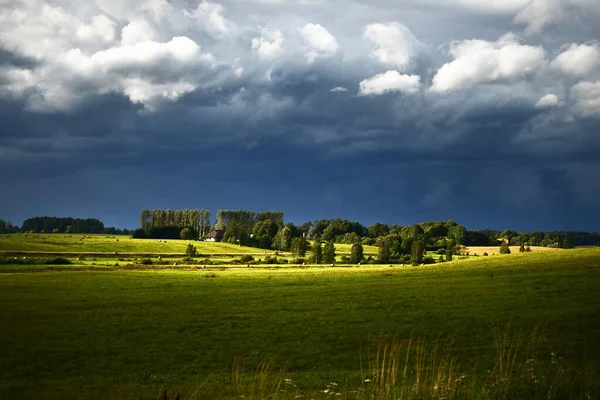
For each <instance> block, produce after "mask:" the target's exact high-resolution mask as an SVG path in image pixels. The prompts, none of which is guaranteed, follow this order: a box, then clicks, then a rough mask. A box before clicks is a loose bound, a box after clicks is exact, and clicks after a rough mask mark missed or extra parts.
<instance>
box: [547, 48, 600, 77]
mask: <svg viewBox="0 0 600 400" xmlns="http://www.w3.org/2000/svg"><path fill="white" fill-rule="evenodd" d="M550 67H552V68H553V69H556V70H559V71H561V72H564V73H566V74H569V75H572V76H576V77H587V76H589V75H591V74H592V73H594V72H595V73H598V74H600V46H598V45H597V44H593V45H587V44H580V45H578V44H575V43H573V44H571V46H569V48H568V49H567V50H565V51H563V52H562V53H560V54H559V55H558V56H557V57H556V58H555V59H554V60H553V61H552V62H551V63H550Z"/></svg>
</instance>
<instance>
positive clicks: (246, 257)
mask: <svg viewBox="0 0 600 400" xmlns="http://www.w3.org/2000/svg"><path fill="white" fill-rule="evenodd" d="M240 261H241V262H243V263H248V262H250V261H254V257H252V256H251V255H250V254H246V255H243V256H241V257H240Z"/></svg>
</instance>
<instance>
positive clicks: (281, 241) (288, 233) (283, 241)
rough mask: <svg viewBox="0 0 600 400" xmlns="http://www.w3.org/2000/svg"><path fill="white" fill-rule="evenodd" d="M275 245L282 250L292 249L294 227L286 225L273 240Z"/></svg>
mask: <svg viewBox="0 0 600 400" xmlns="http://www.w3.org/2000/svg"><path fill="white" fill-rule="evenodd" d="M273 247H274V248H275V249H277V250H281V251H290V248H291V247H292V229H291V228H290V227H289V226H287V225H286V226H284V227H283V229H281V230H280V231H279V232H277V235H275V239H274V240H273Z"/></svg>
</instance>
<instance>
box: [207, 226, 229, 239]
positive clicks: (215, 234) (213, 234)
mask: <svg viewBox="0 0 600 400" xmlns="http://www.w3.org/2000/svg"><path fill="white" fill-rule="evenodd" d="M224 235H225V231H224V230H222V229H213V230H212V231H210V233H209V234H208V235H206V241H207V242H220V241H221V240H223V236H224Z"/></svg>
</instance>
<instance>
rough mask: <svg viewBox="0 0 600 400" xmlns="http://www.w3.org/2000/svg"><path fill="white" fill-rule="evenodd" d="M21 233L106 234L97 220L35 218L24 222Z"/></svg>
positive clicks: (102, 225) (102, 224) (100, 222)
mask: <svg viewBox="0 0 600 400" xmlns="http://www.w3.org/2000/svg"><path fill="white" fill-rule="evenodd" d="M113 229H114V228H113ZM20 231H21V232H38V233H39V232H48V233H50V232H56V233H58V232H60V233H106V232H105V227H104V223H103V222H102V221H100V220H98V219H96V218H70V217H66V218H60V217H34V218H28V219H26V220H25V221H23V225H21V229H20Z"/></svg>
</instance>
